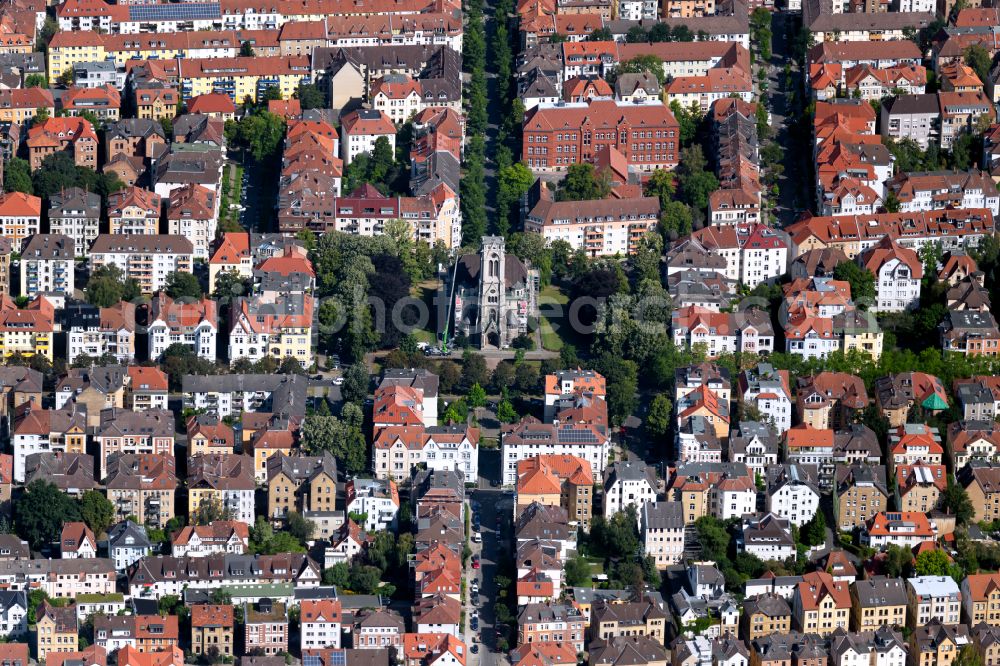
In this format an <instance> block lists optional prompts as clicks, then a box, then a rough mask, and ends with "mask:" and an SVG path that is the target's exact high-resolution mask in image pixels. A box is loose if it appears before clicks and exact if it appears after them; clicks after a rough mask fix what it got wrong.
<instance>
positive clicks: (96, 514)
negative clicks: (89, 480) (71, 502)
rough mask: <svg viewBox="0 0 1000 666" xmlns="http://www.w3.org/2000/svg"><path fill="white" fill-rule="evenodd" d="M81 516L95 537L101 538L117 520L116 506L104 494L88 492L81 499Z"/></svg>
mask: <svg viewBox="0 0 1000 666" xmlns="http://www.w3.org/2000/svg"><path fill="white" fill-rule="evenodd" d="M80 516H81V517H82V518H83V522H85V523H87V527H89V528H90V529H91V530H92V531H93V532H94V536H96V537H100V536H101V535H102V534H104V533H105V532H107V531H108V528H109V527H111V524H112V523H113V522H114V520H115V506H114V504H112V503H111V501H110V500H109V499H108V498H107V497H105V496H104V493H102V492H100V491H97V490H88V491H87V492H85V493H84V494H83V495H82V496H81V497H80Z"/></svg>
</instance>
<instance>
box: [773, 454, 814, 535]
mask: <svg viewBox="0 0 1000 666" xmlns="http://www.w3.org/2000/svg"><path fill="white" fill-rule="evenodd" d="M762 476H763V475H762ZM766 484H767V510H768V511H769V512H771V513H772V514H774V515H775V516H777V517H779V518H783V519H786V520H788V521H789V523H791V524H792V525H795V526H796V527H802V526H803V525H804V524H805V523H807V522H808V521H810V520H812V518H813V516H815V515H816V511H817V510H818V509H819V498H820V492H821V491H820V487H819V479H818V478H817V474H816V471H815V468H814V467H811V466H806V465H798V464H794V463H786V464H784V465H774V466H772V467H769V468H768V469H767V473H766Z"/></svg>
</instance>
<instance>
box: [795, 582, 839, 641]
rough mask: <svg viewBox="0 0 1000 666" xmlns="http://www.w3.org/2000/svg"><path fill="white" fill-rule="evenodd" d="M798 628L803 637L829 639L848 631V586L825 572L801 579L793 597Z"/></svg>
mask: <svg viewBox="0 0 1000 666" xmlns="http://www.w3.org/2000/svg"><path fill="white" fill-rule="evenodd" d="M792 613H793V617H794V619H795V627H796V629H798V630H799V631H802V632H803V633H812V634H819V635H820V636H829V635H830V634H833V633H834V632H835V631H836V630H837V629H842V630H844V631H846V630H847V629H848V626H849V622H850V614H851V593H850V590H849V588H848V585H847V583H844V582H841V581H835V580H834V579H833V576H831V575H830V574H828V573H826V572H825V571H814V572H812V573H808V574H805V575H804V576H802V582H800V583H799V584H798V585H797V586H796V588H795V592H794V596H793V597H792Z"/></svg>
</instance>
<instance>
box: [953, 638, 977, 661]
mask: <svg viewBox="0 0 1000 666" xmlns="http://www.w3.org/2000/svg"><path fill="white" fill-rule="evenodd" d="M952 663H953V666H983V655H982V654H981V653H980V652H979V649H978V648H977V647H976V646H975V645H973V644H971V643H970V644H969V645H965V646H964V647H962V649H961V651H960V652H959V653H958V657H956V658H955V661H954V662H952Z"/></svg>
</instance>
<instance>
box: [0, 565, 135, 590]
mask: <svg viewBox="0 0 1000 666" xmlns="http://www.w3.org/2000/svg"><path fill="white" fill-rule="evenodd" d="M115 577H116V574H115V563H114V562H113V561H112V560H109V559H105V558H99V557H98V558H73V559H48V560H12V561H6V562H2V563H0V583H2V584H3V585H4V587H5V588H6V589H8V590H15V591H27V590H29V589H42V590H45V593H46V594H47V595H49V597H51V598H53V599H75V598H77V597H79V596H80V595H87V594H101V595H108V594H113V593H115V591H116V586H115Z"/></svg>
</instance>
